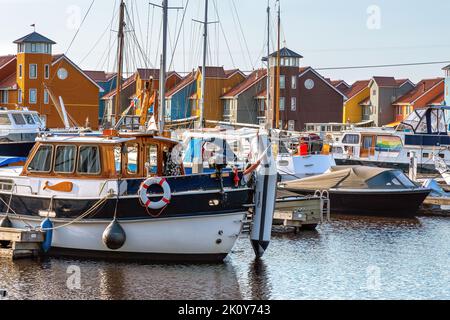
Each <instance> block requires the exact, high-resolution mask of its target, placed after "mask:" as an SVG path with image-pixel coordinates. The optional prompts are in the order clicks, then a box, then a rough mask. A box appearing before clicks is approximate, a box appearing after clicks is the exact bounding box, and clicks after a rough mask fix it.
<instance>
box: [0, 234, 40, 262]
mask: <svg viewBox="0 0 450 320" xmlns="http://www.w3.org/2000/svg"><path fill="white" fill-rule="evenodd" d="M44 239H45V233H44V232H40V231H32V230H24V229H15V228H0V256H1V257H9V258H11V259H13V260H15V259H23V258H31V257H36V256H38V255H39V254H40V252H41V244H42V242H43V241H44Z"/></svg>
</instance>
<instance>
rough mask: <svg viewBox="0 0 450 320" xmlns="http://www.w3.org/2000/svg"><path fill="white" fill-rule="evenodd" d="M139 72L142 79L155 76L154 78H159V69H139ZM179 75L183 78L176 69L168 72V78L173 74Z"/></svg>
mask: <svg viewBox="0 0 450 320" xmlns="http://www.w3.org/2000/svg"><path fill="white" fill-rule="evenodd" d="M137 73H138V74H139V77H140V78H141V79H142V80H146V81H147V80H150V78H153V79H154V80H159V77H160V75H159V69H137ZM174 75H175V76H177V77H178V78H180V79H181V77H180V75H179V74H178V73H176V72H174V71H170V72H168V73H167V78H169V77H171V76H174Z"/></svg>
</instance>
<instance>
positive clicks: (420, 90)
mask: <svg viewBox="0 0 450 320" xmlns="http://www.w3.org/2000/svg"><path fill="white" fill-rule="evenodd" d="M443 81H444V79H443V78H436V79H425V80H422V81H420V82H419V83H418V84H417V85H416V87H415V88H414V89H412V90H410V91H408V92H407V93H406V94H405V95H403V96H402V97H400V98H399V99H397V101H395V102H394V103H393V104H412V103H414V102H415V101H416V100H417V99H418V98H420V97H421V96H423V95H424V94H426V93H427V92H428V91H429V90H430V89H431V88H433V87H435V86H436V85H437V84H439V83H441V82H443Z"/></svg>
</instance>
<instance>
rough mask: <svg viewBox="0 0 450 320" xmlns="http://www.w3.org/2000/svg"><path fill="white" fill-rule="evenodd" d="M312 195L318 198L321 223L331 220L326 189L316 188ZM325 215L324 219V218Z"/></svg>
mask: <svg viewBox="0 0 450 320" xmlns="http://www.w3.org/2000/svg"><path fill="white" fill-rule="evenodd" d="M314 197H317V198H320V221H321V223H324V222H325V221H326V222H330V221H331V201H330V193H329V192H328V191H327V190H316V192H315V193H314ZM325 217H326V220H325Z"/></svg>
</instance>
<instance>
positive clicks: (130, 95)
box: [102, 74, 136, 127]
mask: <svg viewBox="0 0 450 320" xmlns="http://www.w3.org/2000/svg"><path fill="white" fill-rule="evenodd" d="M116 94H117V90H112V91H110V92H108V93H107V94H105V95H104V96H103V97H102V101H103V102H104V105H105V115H104V117H103V119H102V125H103V126H106V127H108V126H109V125H111V124H113V123H114V121H113V119H112V117H113V115H114V112H115V106H116ZM135 96H136V76H135V75H134V74H133V75H132V76H131V77H129V78H128V79H126V80H125V81H124V82H123V84H122V90H121V92H120V108H121V110H120V112H123V111H124V110H125V109H126V108H128V106H130V104H131V100H132V99H134V98H135Z"/></svg>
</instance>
